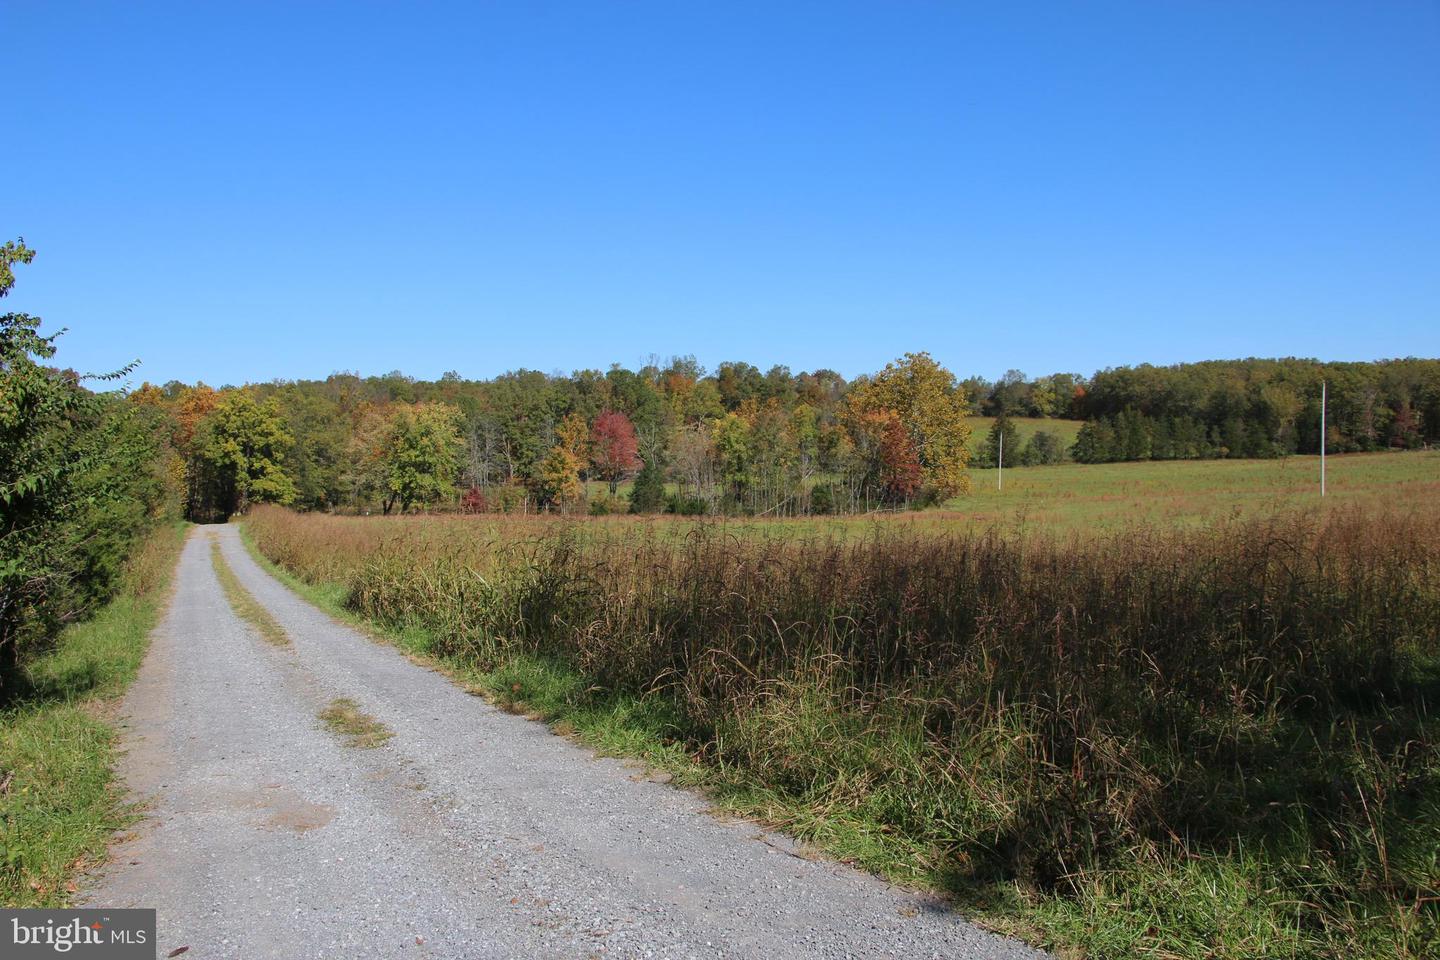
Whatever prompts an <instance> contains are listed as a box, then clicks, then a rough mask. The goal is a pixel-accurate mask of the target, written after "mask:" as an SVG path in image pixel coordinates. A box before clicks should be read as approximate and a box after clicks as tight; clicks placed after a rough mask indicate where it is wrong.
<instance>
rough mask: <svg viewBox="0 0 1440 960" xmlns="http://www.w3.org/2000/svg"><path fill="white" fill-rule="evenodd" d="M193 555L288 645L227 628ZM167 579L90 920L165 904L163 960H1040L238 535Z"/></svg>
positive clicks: (128, 724)
mask: <svg viewBox="0 0 1440 960" xmlns="http://www.w3.org/2000/svg"><path fill="white" fill-rule="evenodd" d="M211 537H215V538H218V540H219V542H220V544H221V547H222V550H223V552H224V555H225V558H226V559H227V560H228V561H229V563H230V566H231V567H232V569H234V571H235V573H236V575H237V576H238V577H239V578H240V580H241V582H242V583H244V584H245V586H246V587H247V588H249V590H250V591H251V592H252V593H253V594H254V595H255V597H256V598H257V599H258V600H259V601H260V603H262V604H263V605H264V606H265V607H267V608H268V609H269V610H270V612H271V614H272V615H273V616H274V617H275V619H276V620H278V621H279V622H280V624H281V625H282V626H283V627H284V628H285V629H286V631H288V633H289V634H290V638H291V641H292V644H291V646H290V647H288V648H287V647H275V646H272V645H268V644H266V643H265V642H264V641H262V640H261V639H260V637H259V636H258V635H257V634H256V633H255V631H254V630H253V629H252V628H251V627H249V626H248V625H247V624H245V623H244V622H243V621H241V620H239V619H238V618H236V617H235V615H234V614H233V613H232V612H231V610H230V607H229V605H228V604H227V603H226V600H225V597H224V595H223V594H222V592H221V590H220V586H219V583H218V582H217V581H216V578H215V575H214V572H213V570H212V568H211V563H210V556H209V544H210V538H211ZM176 576H177V586H176V595H175V598H174V602H173V604H172V606H171V608H170V610H169V613H168V614H167V616H166V618H165V620H164V622H163V623H162V624H161V625H160V626H159V628H158V629H157V630H156V633H155V636H154V639H153V644H152V646H151V649H150V653H149V656H148V657H147V659H146V661H145V665H144V667H143V669H142V671H141V674H140V677H139V679H138V680H137V681H136V683H135V685H134V686H133V687H132V688H131V691H130V693H129V694H128V696H127V697H126V701H125V744H126V748H127V753H126V756H125V760H124V762H123V766H122V771H121V772H122V774H123V775H124V777H125V779H126V781H127V782H128V784H129V785H130V787H131V789H132V790H133V791H135V792H136V794H138V795H139V796H141V797H143V798H145V799H146V800H148V801H149V808H148V813H149V815H148V817H147V819H146V821H145V822H144V823H143V824H142V825H140V826H139V827H137V829H136V830H135V832H134V834H133V835H132V836H130V837H129V838H128V839H126V840H124V841H123V842H121V843H120V844H118V845H117V846H116V848H115V850H114V860H113V862H112V864H111V865H110V866H109V867H108V868H107V869H106V870H105V871H104V872H103V873H101V874H99V875H96V876H94V877H92V878H91V880H90V883H89V884H88V885H87V887H86V889H85V894H84V898H83V899H84V901H85V902H86V904H87V905H93V906H107V907H130V906H136V907H154V908H157V909H158V910H159V928H160V936H159V940H160V943H159V949H160V956H165V955H166V954H167V953H169V952H170V951H172V950H175V949H177V948H179V947H189V948H190V949H189V951H188V952H187V953H186V954H185V957H186V960H190V958H197V960H199V958H209V957H247V958H248V957H285V958H310V957H324V958H329V957H334V958H352V957H405V956H413V957H417V958H418V957H467V958H485V957H507V958H508V957H517V958H518V957H654V958H662V957H668V958H687V957H763V958H767V960H781V958H790V957H797V958H799V957H827V958H828V957H905V958H925V957H974V958H981V957H983V958H1017V960H1018V958H1039V957H1043V956H1044V955H1043V954H1041V953H1039V952H1037V951H1034V950H1032V949H1030V948H1028V947H1026V946H1024V945H1022V944H1020V943H1017V942H1016V941H1013V940H1007V939H1005V938H1002V937H998V936H995V935H994V934H990V933H987V932H985V931H983V930H980V929H979V928H977V927H975V926H972V925H970V924H968V923H966V922H965V921H964V920H963V919H962V918H961V917H959V916H958V915H956V914H955V913H953V912H951V911H950V910H948V909H947V908H946V907H945V906H944V905H943V904H941V903H939V902H936V901H934V900H930V899H926V898H923V897H918V896H916V895H914V894H910V893H907V892H905V891H901V890H898V889H896V888H894V887H891V886H889V885H887V884H886V883H884V882H883V881H881V880H878V879H875V878H873V877H871V876H868V875H866V874H862V873H860V872H858V871H855V870H853V869H850V868H848V867H845V866H843V865H840V864H836V863H832V862H828V861H824V860H808V859H803V858H801V857H800V856H798V855H796V854H797V853H798V851H797V849H796V848H795V847H794V845H793V844H792V843H791V842H790V841H789V840H787V839H786V838H784V837H783V836H780V835H777V834H774V833H770V832H766V831H763V830H762V829H760V828H758V827H757V826H755V825H754V824H751V823H744V822H725V821H723V820H721V819H717V818H716V817H713V816H711V815H709V814H707V813H706V812H705V810H706V803H705V801H704V800H703V799H702V798H700V797H698V796H696V795H694V794H691V793H689V792H686V791H683V790H677V789H673V788H671V787H668V786H664V785H662V784H659V783H653V782H649V781H646V780H644V779H639V780H637V779H636V776H637V774H636V771H635V770H634V769H632V768H631V767H628V766H626V765H625V764H623V763H621V762H620V761H616V760H608V759H597V758H596V757H594V756H593V755H592V754H591V753H589V752H588V751H586V750H584V749H582V748H580V747H578V746H576V745H574V744H572V743H570V742H568V741H566V740H564V739H563V738H561V737H557V736H554V735H553V734H551V733H550V732H549V730H548V729H547V728H546V727H545V726H543V725H542V724H538V723H532V722H530V721H527V720H525V719H523V718H521V717H516V716H512V715H510V714H507V713H504V712H502V711H500V710H497V709H495V708H493V707H491V706H489V705H488V704H487V703H485V702H484V701H483V700H481V699H479V698H477V697H474V696H471V695H469V694H467V693H465V691H464V690H462V689H461V688H460V687H458V686H456V685H455V684H453V683H451V682H450V681H449V680H447V679H446V678H445V677H444V676H442V675H440V674H438V673H435V672H434V671H431V670H428V669H426V668H424V667H422V666H419V665H417V664H414V663H412V662H410V661H409V660H407V659H406V658H405V657H404V656H402V655H401V654H400V653H398V652H397V651H396V650H394V649H393V648H391V647H388V646H385V645H383V644H379V643H376V642H375V641H373V640H370V639H368V638H366V637H364V636H363V635H361V634H359V633H357V632H356V631H355V630H353V629H350V628H349V627H346V626H344V625H341V624H338V623H336V622H335V621H333V620H331V619H330V618H329V617H328V616H327V615H326V614H324V613H323V612H321V611H320V610H318V609H316V608H315V607H313V606H311V605H310V604H308V603H306V602H305V601H303V600H301V599H300V598H299V597H297V596H296V595H295V594H293V593H291V592H290V591H289V590H288V589H287V588H285V587H284V586H283V585H282V584H280V583H279V582H278V581H276V580H275V579H274V578H272V577H271V576H269V575H268V574H267V573H265V572H264V571H263V570H262V569H261V568H260V567H259V566H258V565H257V564H256V563H255V562H254V561H253V560H252V559H251V558H250V556H249V555H248V554H247V553H246V551H245V549H244V546H243V545H242V544H241V542H240V539H239V536H238V532H237V530H236V529H235V528H234V527H233V526H214V527H201V528H198V529H197V530H196V531H194V532H193V533H192V535H191V537H190V540H189V542H188V543H187V544H186V546H185V550H184V553H183V555H182V558H181V560H180V567H179V570H178V572H177V575H176ZM336 697H349V698H352V699H353V700H355V701H356V702H357V703H358V704H359V705H360V707H361V709H362V710H365V711H367V712H368V713H370V714H372V715H373V716H375V717H376V718H377V719H379V720H380V721H381V722H382V723H384V724H385V725H386V726H387V727H389V728H390V729H391V730H392V731H394V733H395V736H394V738H393V739H391V740H390V741H389V742H388V743H386V744H385V745H384V746H382V747H380V748H377V749H370V750H363V749H354V748H349V747H346V746H344V745H343V742H342V740H341V739H340V738H339V737H337V736H336V735H335V734H333V733H331V732H329V731H327V730H326V729H325V728H324V726H323V724H321V723H320V721H319V720H317V719H316V714H317V713H319V712H320V710H322V709H323V708H324V706H325V705H326V704H327V703H329V701H331V700H332V699H334V698H336Z"/></svg>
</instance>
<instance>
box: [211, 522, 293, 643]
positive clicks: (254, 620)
mask: <svg viewBox="0 0 1440 960" xmlns="http://www.w3.org/2000/svg"><path fill="white" fill-rule="evenodd" d="M210 564H211V566H213V567H214V568H215V577H216V579H218V580H219V581H220V588H221V589H222V590H224V591H225V599H226V600H228V601H230V609H231V610H234V611H235V615H236V616H237V617H239V618H240V619H241V620H244V621H245V622H246V623H249V624H250V625H251V626H253V627H254V628H255V630H256V632H257V633H259V634H260V636H261V637H262V638H263V639H264V640H265V642H266V643H269V644H273V645H274V646H277V647H288V646H289V645H290V637H289V635H288V634H287V633H286V632H285V628H284V627H282V626H280V624H279V623H278V622H276V620H275V618H274V617H272V616H271V615H270V611H269V610H266V609H265V607H264V606H262V605H261V604H260V602H259V601H258V600H256V599H255V597H254V596H253V595H252V594H251V593H250V591H249V590H246V589H245V585H244V584H242V583H241V582H240V579H239V578H238V577H236V576H235V571H233V570H231V569H230V565H229V564H228V563H226V562H225V555H224V554H223V553H221V551H220V543H219V541H217V540H214V539H212V540H211V541H210Z"/></svg>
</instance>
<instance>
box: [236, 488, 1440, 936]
mask: <svg viewBox="0 0 1440 960" xmlns="http://www.w3.org/2000/svg"><path fill="white" fill-rule="evenodd" d="M248 523H249V525H250V529H251V531H252V534H253V535H254V537H255V539H256V541H257V543H258V545H259V547H260V548H261V550H263V551H264V552H265V553H266V554H267V555H268V556H270V557H271V558H272V559H273V560H276V561H277V562H279V563H282V564H283V565H285V566H287V567H289V568H290V569H291V570H292V571H295V572H297V573H298V574H300V575H301V576H303V577H306V578H309V579H326V580H340V581H343V582H344V583H346V584H347V585H348V588H349V592H350V593H349V596H350V601H349V602H350V604H351V605H352V606H353V607H354V608H355V609H356V610H357V611H359V612H361V613H363V614H365V615H367V616H370V617H373V618H376V619H378V620H381V621H384V622H388V623H391V624H395V625H419V626H423V627H425V628H427V629H429V630H430V631H432V633H433V635H434V637H435V643H436V652H437V653H439V654H441V655H444V656H449V657H453V658H456V659H459V660H463V661H465V662H467V663H471V664H474V665H476V666H478V667H480V668H482V669H488V668H494V667H496V666H498V665H501V664H503V663H504V662H505V661H506V660H507V658H512V657H516V656H521V655H524V656H538V657H542V658H546V659H550V660H553V661H555V662H559V663H563V664H565V665H567V666H568V667H571V668H573V669H576V670H578V671H580V672H581V674H583V676H584V677H585V678H586V679H587V680H588V681H589V682H590V684H591V690H592V692H593V691H596V690H599V691H611V692H625V693H631V694H636V695H645V696H650V697H660V698H664V699H665V701H666V702H667V703H669V704H671V705H672V706H673V708H674V709H673V714H674V716H675V717H676V721H675V730H674V735H675V736H676V737H677V738H679V739H681V740H682V741H684V742H685V743H686V744H688V746H689V748H690V749H692V750H693V751H695V752H696V753H698V754H700V755H702V756H705V757H707V758H708V759H710V760H711V761H713V762H715V763H717V764H724V765H726V766H727V767H729V768H731V769H739V770H743V771H745V774H746V775H747V776H750V777H753V778H754V779H756V780H757V781H759V782H762V783H764V784H765V785H767V786H768V787H771V788H774V789H776V790H780V791H783V792H785V793H786V794H787V795H789V796H792V797H795V798H798V799H800V800H801V801H803V802H804V803H806V804H810V805H812V806H813V807H814V808H815V809H824V810H845V811H849V812H851V813H853V814H854V815H856V816H859V817H863V818H864V819H865V820H867V821H868V822H872V823H875V824H878V825H880V827H881V828H882V829H883V830H886V831H891V832H893V833H894V834H895V835H896V836H898V837H900V838H903V839H904V840H905V841H906V842H907V843H908V844H909V845H910V846H909V849H913V850H922V851H925V854H924V856H926V857H927V858H928V859H929V860H930V861H931V863H930V864H929V866H930V867H931V868H932V870H931V873H932V874H933V875H935V876H939V877H941V878H942V880H943V881H944V882H948V883H949V884H950V885H951V886H952V887H954V888H955V889H964V888H966V887H967V886H974V885H976V884H985V883H996V882H1018V883H1020V884H1022V885H1023V886H1024V887H1025V888H1026V889H1031V890H1035V891H1039V892H1041V893H1042V894H1048V895H1053V896H1058V897H1061V898H1084V897H1085V896H1087V895H1090V893H1089V891H1091V890H1092V889H1093V886H1094V884H1095V883H1097V878H1100V877H1103V876H1105V875H1106V873H1107V871H1112V872H1113V871H1128V870H1133V869H1135V868H1136V865H1137V864H1139V865H1144V864H1151V865H1153V866H1154V868H1155V870H1157V871H1162V872H1163V871H1167V870H1168V871H1172V872H1173V870H1174V869H1179V868H1178V867H1177V866H1176V865H1177V864H1179V865H1182V866H1183V865H1184V864H1185V863H1187V862H1191V861H1196V860H1204V861H1206V862H1211V863H1217V864H1222V865H1227V864H1232V863H1233V864H1240V863H1244V864H1247V866H1246V867H1245V870H1246V871H1248V874H1247V876H1248V879H1247V880H1246V883H1251V882H1252V881H1253V885H1254V886H1255V889H1256V891H1258V892H1257V893H1256V894H1255V896H1256V898H1257V899H1264V900H1267V902H1268V901H1273V902H1274V903H1275V904H1279V905H1280V906H1275V907H1273V909H1274V910H1275V911H1276V912H1277V917H1280V915H1281V914H1283V915H1284V916H1283V918H1281V919H1277V920H1276V921H1275V922H1276V923H1277V924H1280V923H1284V924H1288V925H1289V926H1287V928H1286V933H1285V936H1287V937H1289V938H1290V941H1289V942H1292V943H1306V944H1311V945H1312V947H1313V951H1312V952H1318V953H1319V954H1321V955H1329V954H1331V953H1332V952H1333V953H1342V952H1347V951H1351V950H1356V949H1359V950H1362V951H1364V952H1370V951H1371V950H1372V949H1373V948H1374V947H1375V945H1376V944H1385V943H1392V944H1395V945H1397V949H1399V950H1400V951H1401V953H1402V955H1403V954H1404V952H1405V951H1410V953H1411V954H1412V955H1415V956H1421V955H1424V954H1425V952H1426V951H1428V950H1430V949H1433V948H1434V947H1435V946H1436V945H1437V944H1440V934H1437V930H1440V920H1437V916H1440V900H1437V897H1440V723H1437V719H1436V717H1435V716H1434V711H1435V708H1436V706H1437V704H1440V648H1437V637H1440V514H1436V513H1434V512H1428V511H1427V512H1418V513H1409V514H1403V513H1396V512H1362V511H1359V510H1355V511H1348V512H1343V511H1342V512H1339V513H1336V514H1332V515H1330V516H1328V517H1326V518H1324V519H1319V518H1314V517H1306V516H1302V515H1297V514H1292V515H1286V516H1280V517H1268V518H1258V519H1249V520H1235V521H1231V522H1226V523H1221V524H1217V525H1215V526H1212V527H1209V528H1207V529H1204V530H1199V531H1177V530H1157V529H1133V530H1130V531H1127V532H1124V533H1119V534H1115V535H1111V536H1107V537H1101V538H1098V539H1097V538H1087V539H1085V540H1078V539H1072V540H1058V539H1049V538H1044V537H1037V536H1029V537H1020V536H1006V535H1002V534H1000V533H998V532H996V531H963V532H956V533H954V534H950V535H945V536H927V537H916V536H911V535H906V534H904V533H898V534H895V533H892V534H885V533H883V532H876V533H875V534H873V535H872V536H870V537H869V538H866V539H855V538H851V539H847V540H843V541H842V540H834V539H825V538H820V539H809V540H798V539H792V538H787V537H784V536H768V537H766V536H755V535H749V536H736V535H734V534H733V532H732V531H731V530H730V528H727V527H726V526H725V525H723V524H699V525H696V526H695V527H694V528H693V529H692V530H691V531H690V532H689V534H688V535H687V536H685V537H683V538H677V537H675V536H673V535H671V534H668V533H666V534H657V533H655V532H653V531H651V530H649V529H647V528H645V527H639V526H633V525H608V526H596V525H587V524H584V523H583V522H582V523H579V524H553V523H550V524H541V525H533V524H530V525H527V524H525V523H516V524H512V525H499V526H496V525H494V524H488V525H485V526H481V525H479V524H474V523H467V522H466V521H463V520H443V521H413V520H400V521H391V522H376V521H373V520H364V519H339V518H327V517H315V516H296V515H294V514H290V513H286V512H283V511H280V510H276V509H267V510H262V511H257V512H256V513H255V514H254V516H253V517H252V518H251V519H250V520H249V521H248ZM477 534H478V535H477ZM1237 869H1238V868H1237ZM1187 922H1188V921H1187ZM1197 936H1198V935H1197ZM1277 936H1278V934H1277Z"/></svg>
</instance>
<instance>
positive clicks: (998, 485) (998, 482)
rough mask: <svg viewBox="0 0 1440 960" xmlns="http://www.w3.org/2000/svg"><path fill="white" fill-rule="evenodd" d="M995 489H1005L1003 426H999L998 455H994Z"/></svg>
mask: <svg viewBox="0 0 1440 960" xmlns="http://www.w3.org/2000/svg"><path fill="white" fill-rule="evenodd" d="M996 466H997V468H998V469H996V471H995V489H996V490H1004V489H1005V428H1004V427H1001V428H1000V455H999V456H998V457H996Z"/></svg>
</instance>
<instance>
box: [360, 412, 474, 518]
mask: <svg viewBox="0 0 1440 960" xmlns="http://www.w3.org/2000/svg"><path fill="white" fill-rule="evenodd" d="M460 424H461V416H460V411H458V410H456V409H455V408H454V407H452V406H450V405H449V404H444V403H419V404H415V405H414V406H400V407H398V408H397V409H396V410H395V412H394V413H393V414H392V415H391V419H390V426H389V432H388V435H387V436H386V437H385V440H384V448H383V452H382V454H381V459H382V461H383V463H384V474H385V503H384V510H385V512H386V513H389V512H390V511H391V510H393V509H394V508H395V506H396V505H397V504H398V505H399V507H400V511H401V512H402V513H405V512H407V511H409V510H410V509H411V508H412V507H414V506H415V505H416V504H430V503H435V502H437V501H440V500H443V499H446V498H448V497H449V496H450V495H451V494H453V493H454V491H455V481H456V478H457V477H458V476H459V473H460V465H461V457H462V454H463V453H464V452H465V438H464V437H463V435H462V434H461V432H460Z"/></svg>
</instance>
